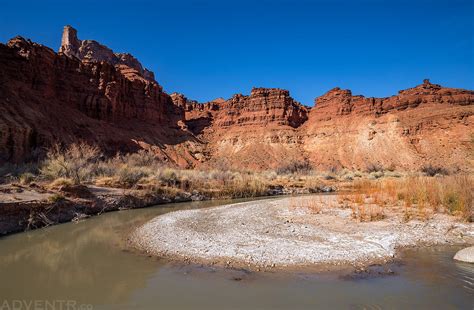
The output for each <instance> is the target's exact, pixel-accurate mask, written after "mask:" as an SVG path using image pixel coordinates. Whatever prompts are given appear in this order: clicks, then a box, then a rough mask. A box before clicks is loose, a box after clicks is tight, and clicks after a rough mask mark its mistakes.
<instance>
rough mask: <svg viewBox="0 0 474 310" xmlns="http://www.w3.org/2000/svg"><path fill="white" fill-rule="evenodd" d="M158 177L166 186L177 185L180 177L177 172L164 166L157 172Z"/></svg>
mask: <svg viewBox="0 0 474 310" xmlns="http://www.w3.org/2000/svg"><path fill="white" fill-rule="evenodd" d="M159 179H160V181H161V182H163V183H164V184H166V185H167V186H177V185H179V184H180V179H179V178H178V175H177V172H176V170H174V169H171V168H165V169H164V170H163V171H161V172H160V174H159Z"/></svg>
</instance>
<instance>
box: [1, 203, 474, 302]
mask: <svg viewBox="0 0 474 310" xmlns="http://www.w3.org/2000/svg"><path fill="white" fill-rule="evenodd" d="M222 203H223V202H203V203H183V204H174V205H164V206H158V207H155V208H148V209H140V210H129V211H120V212H114V213H108V214H104V215H101V216H98V217H94V218H91V219H88V220H86V221H82V222H79V223H68V224H63V225H58V226H53V227H50V228H46V229H41V230H36V231H31V232H27V233H21V234H17V235H12V236H8V237H4V238H1V239H0V279H1V281H0V309H3V308H2V306H3V307H4V308H5V305H7V306H9V307H10V308H12V309H13V306H15V305H16V306H17V309H27V307H26V306H25V305H26V304H27V303H28V302H32V301H33V302H36V303H37V304H36V305H37V307H43V308H44V309H53V306H54V307H55V308H56V309H60V307H61V305H62V306H64V302H65V301H69V302H70V305H72V306H71V309H190V308H192V309H242V308H247V309H315V308H323V309H341V308H342V309H473V308H474V266H473V265H469V264H464V263H458V262H454V261H453V260H452V256H453V255H454V253H455V252H456V250H458V249H459V247H432V248H425V249H417V250H409V251H405V252H404V254H403V257H404V259H403V264H397V265H393V266H390V268H391V269H393V270H394V271H395V272H396V274H395V275H391V276H379V277H361V278H359V277H350V276H349V277H347V276H345V277H344V276H341V275H340V274H311V273H296V274H295V273H294V274H281V273H268V272H267V273H251V272H246V271H243V270H224V269H220V268H209V267H199V266H189V265H188V266H183V265H180V264H177V263H171V262H168V261H166V260H157V259H154V258H149V257H144V256H141V255H137V254H136V253H132V252H129V251H126V248H125V244H124V236H125V235H126V232H127V231H128V230H130V229H131V227H133V226H134V225H137V224H138V223H142V222H144V221H146V220H148V219H151V218H153V217H154V216H156V215H159V214H163V213H165V212H170V211H173V210H178V209H184V208H201V207H207V206H210V205H216V204H222ZM80 306H82V308H80ZM47 307H50V308H47ZM5 309H8V308H5ZM63 309H67V308H65V307H63Z"/></svg>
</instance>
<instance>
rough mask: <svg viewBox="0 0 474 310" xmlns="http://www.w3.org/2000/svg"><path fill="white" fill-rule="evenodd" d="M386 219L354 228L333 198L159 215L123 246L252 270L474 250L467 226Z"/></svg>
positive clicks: (446, 219)
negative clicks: (422, 249) (423, 248)
mask: <svg viewBox="0 0 474 310" xmlns="http://www.w3.org/2000/svg"><path fill="white" fill-rule="evenodd" d="M314 205H318V207H317V211H316V212H315V209H314ZM309 206H311V207H309ZM386 213H387V215H386V218H384V219H383V220H379V221H373V222H359V221H357V220H355V219H353V218H352V217H351V210H350V209H348V208H343V207H342V206H339V205H338V200H337V196H336V195H327V196H303V197H286V198H277V199H267V200H261V201H252V202H244V203H237V204H230V205H225V206H219V207H213V208H209V209H200V210H183V211H176V212H171V213H168V214H164V215H161V216H158V217H156V218H154V219H153V220H151V221H149V222H148V223H145V224H144V225H142V226H140V227H139V228H137V229H136V230H135V231H134V232H133V233H132V234H131V235H130V237H129V243H130V245H131V246H133V247H135V248H137V249H139V250H141V251H143V252H145V253H147V254H148V255H154V256H159V257H167V258H171V259H177V260H181V261H189V262H198V263H205V264H211V265H213V264H217V265H222V266H232V267H246V268H251V269H257V270H258V269H261V268H263V269H268V268H277V269H278V268H280V269H293V268H300V267H301V268H307V267H318V266H321V267H324V268H328V267H337V268H343V267H347V266H350V265H353V266H366V265H370V264H373V263H383V262H387V261H390V260H392V259H393V258H394V257H395V256H396V254H397V249H398V248H402V247H410V246H418V245H438V244H474V224H472V223H461V222H459V221H458V220H457V219H456V218H454V217H452V216H448V215H444V214H436V215H434V216H433V217H432V218H431V219H429V220H427V221H418V220H411V221H409V222H404V221H403V220H402V216H401V214H399V213H397V212H396V211H388V210H387V212H386Z"/></svg>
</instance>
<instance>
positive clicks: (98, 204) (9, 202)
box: [0, 183, 336, 235]
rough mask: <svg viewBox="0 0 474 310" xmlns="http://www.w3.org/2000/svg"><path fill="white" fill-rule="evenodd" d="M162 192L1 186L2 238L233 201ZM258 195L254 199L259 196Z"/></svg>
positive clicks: (281, 191)
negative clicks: (136, 212) (174, 206)
mask: <svg viewBox="0 0 474 310" xmlns="http://www.w3.org/2000/svg"><path fill="white" fill-rule="evenodd" d="M335 189H336V187H335V186H325V187H323V188H320V189H319V188H317V189H315V188H311V189H310V188H301V187H288V188H285V187H283V186H278V187H270V188H268V189H266V191H264V192H262V193H260V195H258V196H277V195H285V194H308V193H314V192H316V191H319V192H323V191H327V192H329V191H334V190H335ZM215 194H216V195H215V196H210V195H207V194H206V193H200V192H197V191H193V192H186V191H160V190H149V189H147V188H114V187H102V186H95V185H91V184H89V185H73V184H63V185H60V186H58V187H53V188H51V187H48V185H47V184H43V185H38V184H36V183H32V184H29V185H21V184H4V185H0V235H7V234H12V233H18V232H22V231H27V230H32V229H37V228H43V227H48V226H51V225H55V224H60V223H65V222H71V221H78V220H83V219H86V218H88V217H90V216H95V215H100V214H102V213H105V212H111V211H117V210H126V209H137V208H145V207H151V206H155V205H161V204H167V203H179V202H188V201H203V200H213V199H219V198H233V197H232V196H225V195H224V194H222V195H221V194H220V193H219V192H215ZM258 196H254V197H258Z"/></svg>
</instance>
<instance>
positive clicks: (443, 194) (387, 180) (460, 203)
mask: <svg viewBox="0 0 474 310" xmlns="http://www.w3.org/2000/svg"><path fill="white" fill-rule="evenodd" d="M13 168H14V169H13ZM13 168H11V169H9V170H8V169H6V168H3V170H5V171H7V172H8V171H10V172H8V173H7V175H10V176H13V177H14V178H15V180H18V181H19V182H20V183H22V184H28V183H30V182H32V181H37V180H39V181H41V180H46V181H48V182H49V183H50V185H49V187H50V188H58V187H60V186H61V185H69V184H70V183H74V184H80V183H84V184H96V185H98V186H109V187H119V188H125V189H147V190H150V191H153V192H160V191H162V192H166V193H173V192H176V193H182V192H189V193H194V192H197V193H199V194H201V195H204V196H206V197H208V198H241V197H255V196H263V195H266V194H267V193H268V191H269V189H270V188H275V187H278V186H280V187H281V186H282V187H284V188H293V189H296V190H303V189H306V190H309V191H317V190H318V189H320V188H322V187H323V186H328V185H337V187H338V188H339V189H343V188H351V189H352V190H353V192H355V194H351V195H342V196H341V197H339V199H338V205H339V206H341V207H343V208H352V211H353V216H354V218H357V219H358V220H361V221H369V220H378V219H380V218H383V217H384V209H385V208H388V207H398V208H400V209H401V210H402V212H403V213H404V217H405V218H406V219H407V220H409V219H414V218H417V219H427V218H429V217H430V216H432V214H433V213H436V212H445V213H449V214H453V215H456V216H460V217H462V218H464V219H466V220H471V221H472V220H473V211H472V209H473V208H472V201H473V198H472V196H473V194H472V193H473V178H472V177H471V176H467V175H451V176H437V177H427V176H412V177H401V176H402V175H400V174H398V173H396V172H394V171H391V170H390V169H389V170H383V169H382V167H378V166H376V165H371V166H370V167H368V169H367V172H359V171H349V170H346V169H341V170H337V169H330V170H329V171H327V172H317V171H314V170H312V169H311V167H310V166H309V164H307V163H304V162H303V163H298V162H294V163H291V164H289V165H287V166H285V167H281V168H280V169H279V170H278V171H264V172H252V171H231V170H216V169H210V170H186V169H177V168H175V167H171V166H165V165H164V164H163V162H161V161H159V160H158V159H157V158H156V156H155V155H154V154H153V153H151V152H146V151H139V152H137V153H133V154H125V155H117V156H115V157H112V158H105V157H104V156H102V154H101V153H100V151H99V149H98V148H97V147H95V146H90V145H87V144H84V143H78V144H72V145H70V146H68V147H61V146H59V145H55V146H54V147H53V148H51V150H49V152H48V154H47V157H46V159H45V160H44V161H43V162H42V163H41V164H40V165H39V167H38V169H36V168H34V167H33V166H32V167H29V168H28V169H26V168H25V169H22V168H21V167H13ZM429 168H430V169H426V171H427V172H426V173H427V174H432V173H428V172H434V171H435V170H436V171H439V169H434V168H433V167H429ZM431 168H433V169H431ZM34 169H36V173H35V172H32V171H35V170H34ZM392 170H393V169H392ZM437 175H439V173H438V174H437ZM305 207H308V208H310V209H314V210H316V211H315V212H319V211H318V207H317V204H316V203H314V202H312V201H307V202H305Z"/></svg>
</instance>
